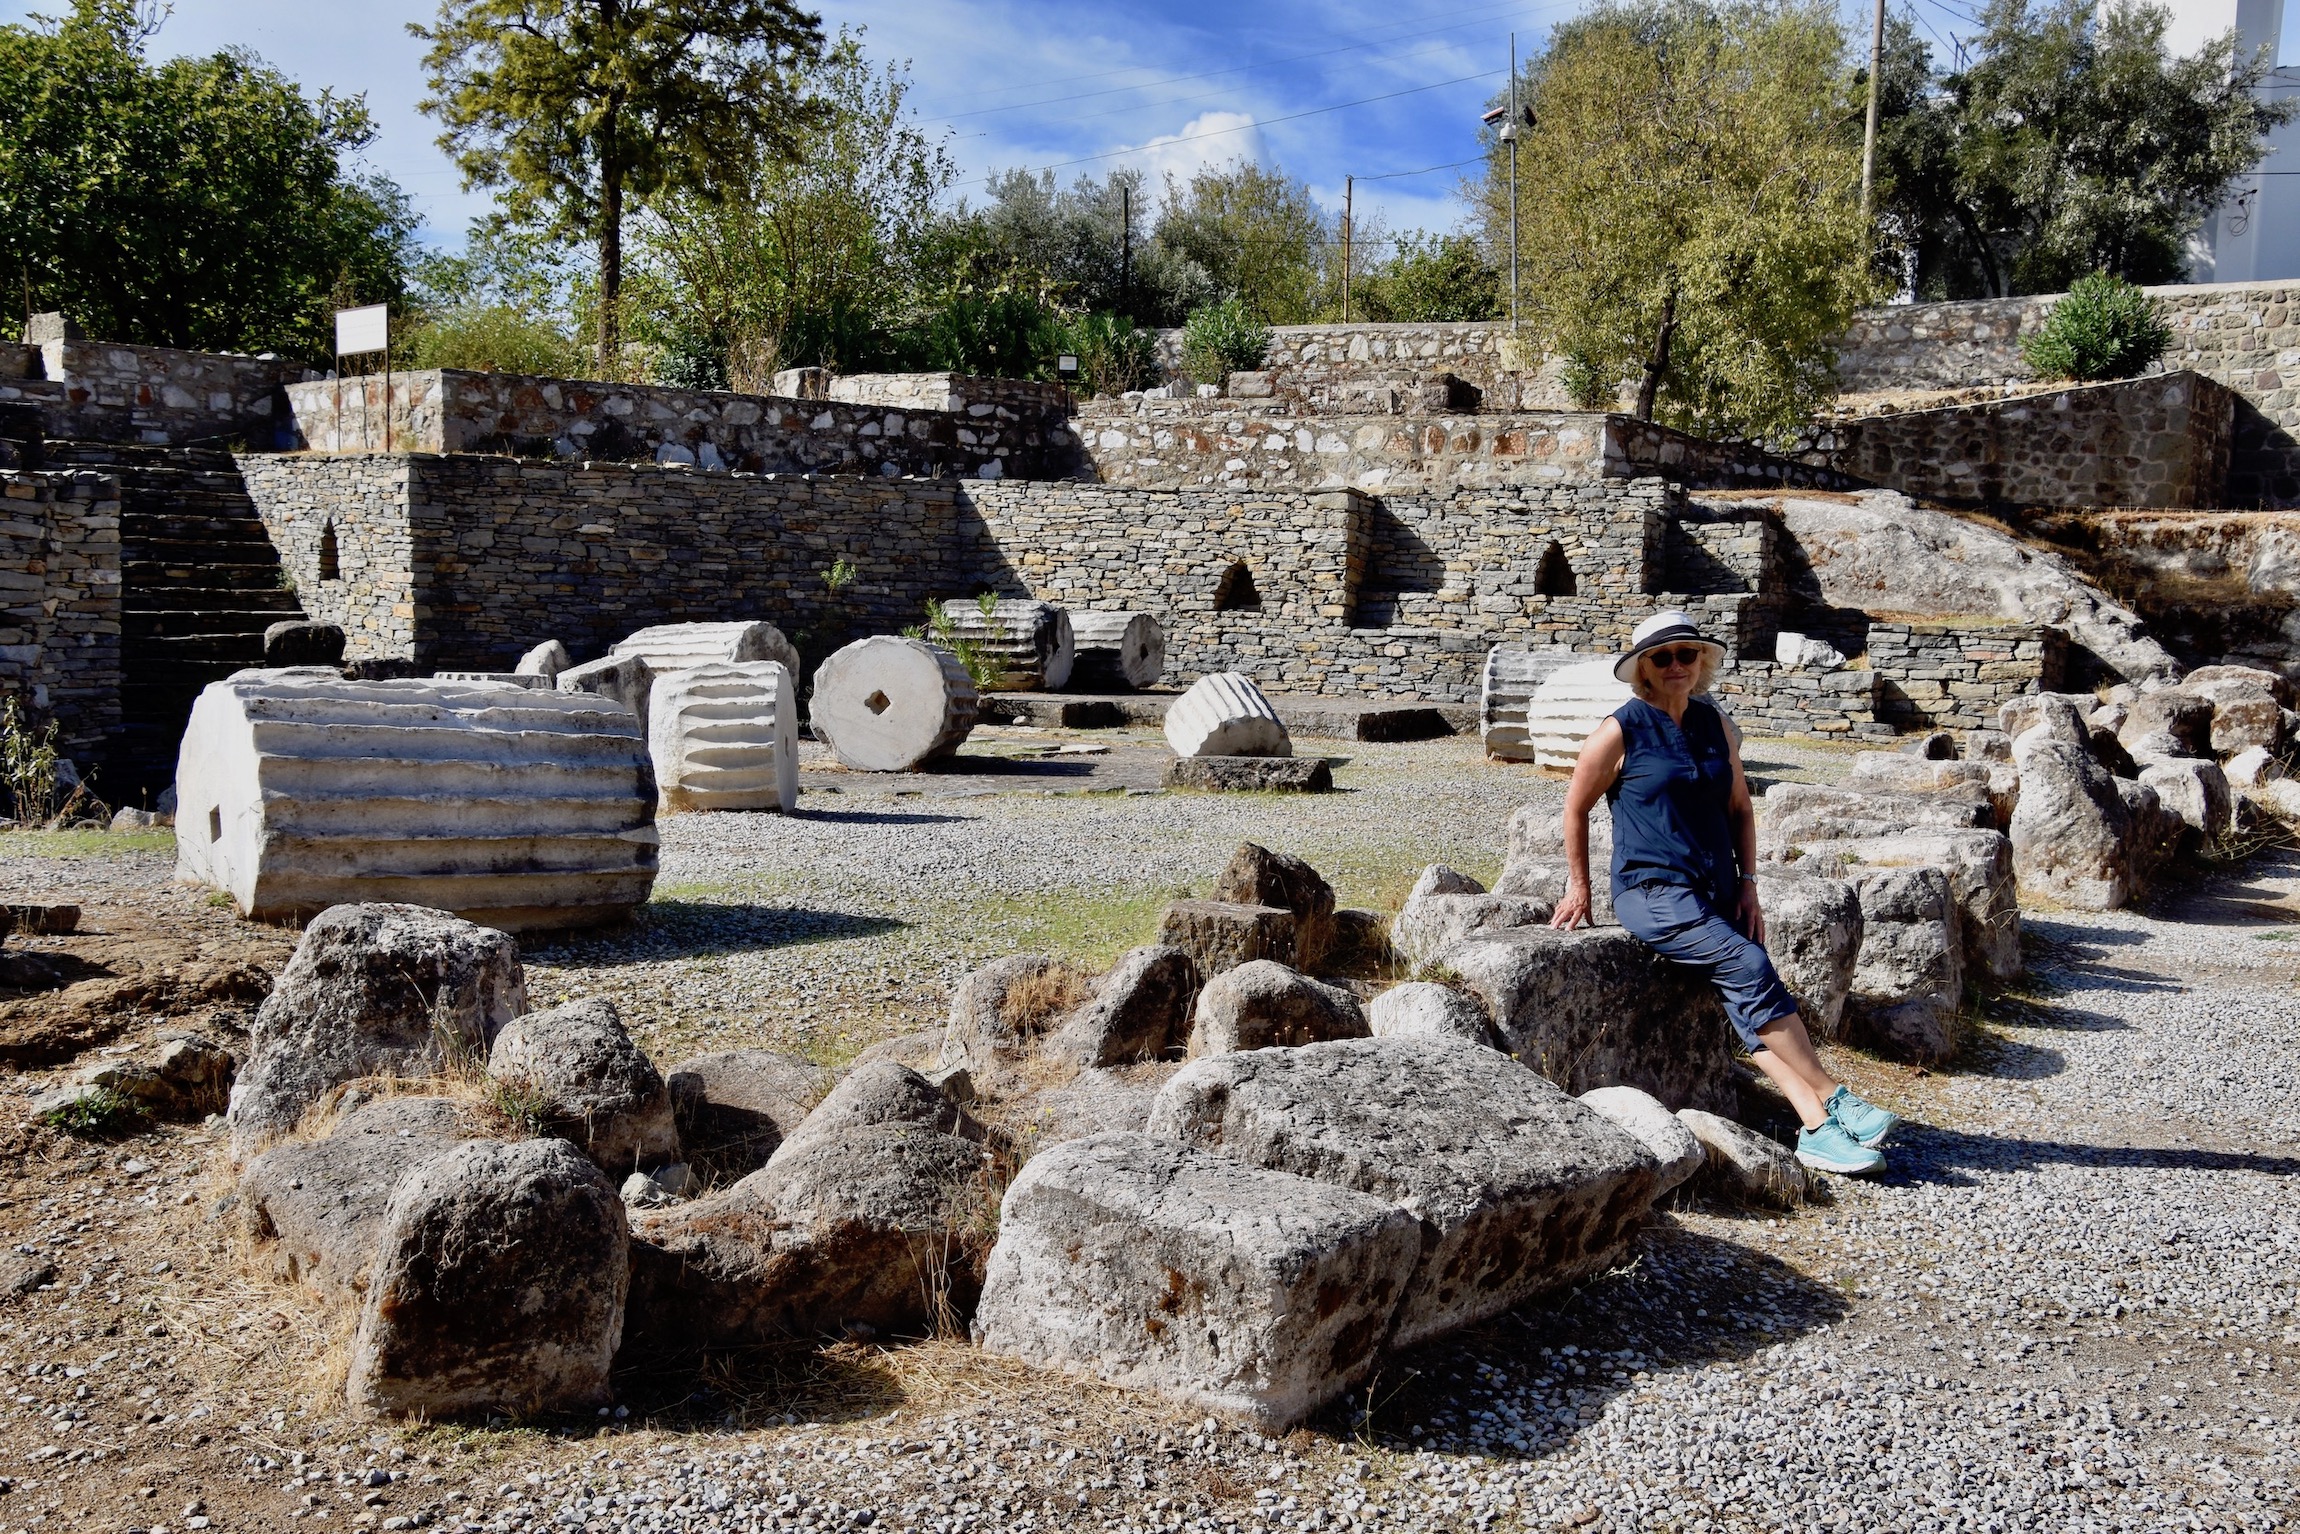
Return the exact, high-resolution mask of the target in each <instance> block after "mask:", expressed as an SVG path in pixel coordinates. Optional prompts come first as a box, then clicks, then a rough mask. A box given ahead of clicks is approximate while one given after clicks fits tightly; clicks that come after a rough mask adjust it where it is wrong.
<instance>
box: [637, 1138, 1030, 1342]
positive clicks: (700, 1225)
mask: <svg viewBox="0 0 2300 1534" xmlns="http://www.w3.org/2000/svg"><path fill="white" fill-rule="evenodd" d="M990 1198H991V1194H990V1190H989V1186H988V1183H987V1181H986V1180H985V1177H984V1165H983V1150H982V1147H981V1146H980V1145H977V1144H976V1143H975V1142H974V1141H972V1140H965V1139H961V1138H959V1137H958V1136H956V1135H947V1134H942V1133H940V1132H939V1131H937V1130H935V1129H933V1128H932V1127H930V1126H928V1125H925V1124H919V1123H911V1122H900V1123H871V1124H856V1123H850V1124H845V1125H842V1126H840V1127H837V1128H826V1129H824V1130H822V1131H821V1132H819V1133H815V1134H802V1135H800V1136H799V1137H797V1138H795V1139H793V1140H791V1141H788V1142H786V1143H785V1144H784V1146H783V1148H782V1150H781V1151H779V1152H778V1153H777V1159H776V1161H775V1163H774V1164H773V1165H771V1166H769V1167H767V1168H765V1169H763V1170H761V1171H757V1172H753V1173H752V1174H751V1175H750V1176H748V1177H746V1178H744V1179H743V1180H742V1181H741V1182H738V1183H736V1184H735V1185H734V1186H733V1187H731V1188H728V1189H726V1190H724V1191H723V1192H720V1193H715V1194H711V1195H708V1196H706V1197H704V1198H700V1199H696V1200H694V1201H693V1202H691V1203H686V1204H681V1205H679V1206H678V1207H677V1208H675V1209H669V1210H662V1211H650V1212H646V1213H642V1214H640V1215H638V1216H637V1217H636V1219H635V1220H634V1222H633V1223H634V1228H633V1232H632V1237H633V1239H632V1242H631V1264H632V1272H631V1304H630V1331H631V1336H632V1342H633V1345H634V1348H635V1349H636V1350H637V1351H639V1352H640V1353H642V1354H648V1353H655V1352H658V1351H663V1352H680V1351H684V1350H687V1349H692V1348H696V1347H731V1346H739V1345H742V1344H746V1343H757V1342H765V1341H772V1340H775V1339H777V1338H784V1337H821V1336H838V1335H840V1334H842V1333H845V1334H849V1335H857V1336H890V1335H917V1334H919V1333H921V1332H923V1331H926V1330H928V1329H930V1328H931V1327H932V1326H934V1325H935V1324H936V1322H937V1321H938V1320H943V1319H947V1315H946V1316H942V1317H938V1316H937V1315H936V1313H935V1312H936V1310H937V1308H938V1302H940V1303H941V1304H944V1305H947V1306H948V1307H949V1310H950V1312H953V1313H957V1314H964V1313H965V1311H966V1310H967V1309H968V1308H969V1307H970V1306H971V1305H972V1304H973V1302H974V1300H975V1298H976V1295H977V1293H978V1284H979V1276H978V1274H977V1272H976V1270H975V1268H974V1266H973V1263H972V1259H971V1254H970V1253H969V1251H968V1250H967V1248H966V1244H965V1241H964V1239H963V1237H964V1233H965V1232H966V1231H968V1230H970V1229H974V1228H978V1227H979V1225H980V1224H981V1223H982V1222H983V1221H985V1220H986V1219H987V1217H988V1214H989V1202H990Z"/></svg>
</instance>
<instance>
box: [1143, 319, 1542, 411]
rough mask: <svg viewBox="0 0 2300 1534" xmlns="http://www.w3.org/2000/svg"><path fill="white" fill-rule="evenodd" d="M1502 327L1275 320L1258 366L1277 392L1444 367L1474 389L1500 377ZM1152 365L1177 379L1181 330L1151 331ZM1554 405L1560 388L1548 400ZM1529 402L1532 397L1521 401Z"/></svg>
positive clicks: (1422, 373) (1487, 323)
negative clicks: (1154, 357) (1155, 361)
mask: <svg viewBox="0 0 2300 1534" xmlns="http://www.w3.org/2000/svg"><path fill="white" fill-rule="evenodd" d="M1508 334H1509V326H1508V325H1506V324H1497V323H1495V322H1493V321H1487V320H1475V321H1468V322H1464V323H1459V324H1426V325H1417V324H1404V325H1376V324H1356V325H1277V326H1273V327H1272V328H1271V330H1270V351H1269V355H1268V356H1267V357H1266V358H1265V359H1264V361H1263V363H1262V371H1264V372H1266V373H1268V374H1270V375H1271V378H1272V380H1273V382H1274V384H1275V385H1276V387H1277V388H1278V389H1279V390H1280V391H1281V392H1287V393H1296V394H1306V393H1309V392H1311V391H1314V390H1316V389H1318V388H1320V387H1322V386H1325V385H1330V384H1334V383H1338V382H1339V383H1347V382H1359V381H1367V382H1370V381H1373V380H1376V379H1396V378H1413V377H1428V376H1434V375H1436V374H1439V373H1451V374H1453V375H1454V376H1455V377H1457V378H1462V379H1466V380H1468V381H1469V382H1470V383H1473V384H1475V385H1477V386H1478V387H1479V388H1487V387H1490V386H1491V385H1492V384H1493V383H1494V381H1495V380H1496V379H1497V378H1499V377H1501V376H1503V374H1504V372H1505V370H1504V368H1503V367H1502V358H1501V345H1502V341H1503V340H1504V339H1505V338H1506V337H1507V336H1508ZM1158 369H1159V372H1160V374H1161V375H1162V376H1164V377H1165V378H1166V379H1167V380H1168V381H1169V382H1170V383H1183V382H1185V380H1184V378H1183V373H1182V332H1181V331H1179V330H1161V331H1159V332H1158ZM1551 403H1552V404H1554V405H1555V406H1559V407H1562V406H1564V405H1565V404H1566V403H1567V401H1566V400H1565V398H1564V396H1563V395H1562V394H1560V395H1559V396H1558V397H1557V398H1556V399H1555V400H1554V401H1552V402H1551ZM1523 404H1524V406H1525V408H1528V409H1531V408H1536V402H1534V401H1531V400H1527V401H1524V402H1523Z"/></svg>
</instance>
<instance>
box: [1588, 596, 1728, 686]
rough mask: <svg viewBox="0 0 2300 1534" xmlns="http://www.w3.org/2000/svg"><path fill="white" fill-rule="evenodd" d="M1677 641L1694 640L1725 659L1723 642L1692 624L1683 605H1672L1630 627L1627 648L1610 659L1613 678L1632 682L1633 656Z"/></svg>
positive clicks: (1635, 674)
mask: <svg viewBox="0 0 2300 1534" xmlns="http://www.w3.org/2000/svg"><path fill="white" fill-rule="evenodd" d="M1680 643H1690V644H1697V645H1700V646H1702V647H1703V648H1704V649H1708V650H1712V651H1714V652H1715V653H1716V656H1717V659H1718V661H1719V663H1720V664H1722V663H1723V661H1724V659H1725V647H1724V646H1723V645H1721V644H1719V643H1718V642H1717V641H1716V640H1714V639H1711V638H1709V637H1708V636H1707V635H1705V634H1703V633H1702V632H1701V631H1700V630H1699V629H1697V628H1695V627H1694V626H1693V619H1692V618H1691V617H1690V616H1688V615H1687V614H1686V612H1685V611H1684V609H1682V608H1677V607H1672V608H1669V609H1667V610H1666V611H1663V612H1657V613H1655V614H1654V615H1653V616H1652V617H1650V618H1648V619H1646V620H1645V621H1644V622H1643V623H1640V624H1639V625H1637V627H1636V628H1634V629H1632V630H1631V631H1630V634H1629V648H1628V649H1626V650H1624V651H1623V652H1622V653H1621V659H1619V660H1617V661H1615V662H1614V663H1613V675H1614V678H1615V679H1616V680H1617V681H1623V682H1634V681H1635V680H1636V679H1637V657H1639V656H1640V655H1643V654H1644V653H1645V652H1646V651H1648V650H1652V649H1658V648H1659V647H1660V646H1662V645H1673V644H1680Z"/></svg>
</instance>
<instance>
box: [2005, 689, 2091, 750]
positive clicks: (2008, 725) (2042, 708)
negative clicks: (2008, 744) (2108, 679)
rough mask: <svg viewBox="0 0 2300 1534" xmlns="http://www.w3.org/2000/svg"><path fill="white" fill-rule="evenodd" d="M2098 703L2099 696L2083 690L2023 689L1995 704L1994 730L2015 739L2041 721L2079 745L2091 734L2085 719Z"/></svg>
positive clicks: (2057, 733) (2051, 729)
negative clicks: (2035, 690) (2049, 690)
mask: <svg viewBox="0 0 2300 1534" xmlns="http://www.w3.org/2000/svg"><path fill="white" fill-rule="evenodd" d="M2099 704H2100V700H2099V699H2097V698H2095V697H2093V695H2092V694H2090V693H2086V692H2031V693H2023V694H2022V695H2021V696H2019V697H2017V698H2007V699H2005V701H2004V702H2002V703H2000V704H1998V705H1997V730H1998V731H1999V732H2000V733H2001V734H2003V735H2004V736H2005V737H2006V738H2007V739H2009V740H2018V739H2020V738H2021V737H2022V736H2023V735H2026V734H2027V733H2028V732H2029V731H2031V730H2033V729H2035V728H2036V727H2037V726H2038V725H2040V724H2041V725H2043V726H2045V727H2046V728H2047V729H2049V730H2050V731H2051V732H2052V733H2053V734H2054V735H2055V736H2057V737H2059V738H2061V739H2064V740H2067V741H2069V742H2070V743H2071V744H2074V745H2079V746H2081V745H2083V744H2084V743H2085V742H2086V741H2087V740H2089V739H2090V738H2091V735H2090V732H2089V731H2088V730H2087V729H2086V727H2085V722H2086V719H2087V717H2088V716H2089V715H2091V713H2092V712H2093V711H2094V710H2095V709H2096V708H2098V707H2099Z"/></svg>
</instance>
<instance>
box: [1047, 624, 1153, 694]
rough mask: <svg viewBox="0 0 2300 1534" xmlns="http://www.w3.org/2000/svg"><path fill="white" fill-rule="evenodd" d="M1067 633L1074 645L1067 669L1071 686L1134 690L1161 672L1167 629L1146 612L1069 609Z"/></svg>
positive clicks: (1090, 689)
mask: <svg viewBox="0 0 2300 1534" xmlns="http://www.w3.org/2000/svg"><path fill="white" fill-rule="evenodd" d="M1070 631H1071V635H1072V637H1073V638H1074V640H1075V641H1076V643H1077V646H1078V660H1077V663H1076V664H1075V665H1073V666H1072V667H1071V670H1070V686H1071V687H1072V688H1073V689H1075V690H1078V691H1081V692H1095V691H1099V690H1101V689H1104V688H1108V689H1110V690H1112V691H1114V692H1123V691H1135V692H1139V691H1141V690H1142V689H1143V688H1145V687H1155V686H1157V685H1158V679H1159V678H1160V677H1162V676H1164V675H1165V674H1166V631H1165V629H1164V628H1162V627H1160V625H1159V622H1158V619H1157V618H1156V617H1155V616H1154V615H1152V614H1150V613H1142V612H1073V613H1072V614H1071V615H1070Z"/></svg>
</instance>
